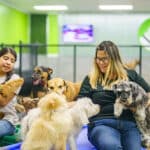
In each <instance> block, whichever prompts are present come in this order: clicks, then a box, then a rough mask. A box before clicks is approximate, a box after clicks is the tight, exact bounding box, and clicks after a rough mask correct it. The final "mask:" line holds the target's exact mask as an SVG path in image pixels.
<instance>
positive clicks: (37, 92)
mask: <svg viewBox="0 0 150 150" xmlns="http://www.w3.org/2000/svg"><path fill="white" fill-rule="evenodd" d="M52 73H53V69H51V68H49V67H43V66H36V67H35V68H34V70H33V74H32V84H33V87H32V97H33V98H37V97H42V96H44V95H45V94H46V93H47V92H48V88H47V86H48V83H47V82H48V80H50V79H51V74H52Z"/></svg>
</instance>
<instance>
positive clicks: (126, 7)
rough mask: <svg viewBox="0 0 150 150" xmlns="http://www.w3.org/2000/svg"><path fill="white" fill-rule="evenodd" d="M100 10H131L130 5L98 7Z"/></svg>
mask: <svg viewBox="0 0 150 150" xmlns="http://www.w3.org/2000/svg"><path fill="white" fill-rule="evenodd" d="M99 9H101V10H132V9H133V6H132V5H99Z"/></svg>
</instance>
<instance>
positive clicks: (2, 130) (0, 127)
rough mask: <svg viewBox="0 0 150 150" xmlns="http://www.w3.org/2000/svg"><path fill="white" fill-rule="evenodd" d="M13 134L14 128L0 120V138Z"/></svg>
mask: <svg viewBox="0 0 150 150" xmlns="http://www.w3.org/2000/svg"><path fill="white" fill-rule="evenodd" d="M14 132H15V127H14V126H13V125H12V124H11V123H10V122H9V121H7V120H0V137H3V136H5V135H11V134H13V133H14Z"/></svg>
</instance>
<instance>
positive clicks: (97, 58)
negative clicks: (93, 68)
mask: <svg viewBox="0 0 150 150" xmlns="http://www.w3.org/2000/svg"><path fill="white" fill-rule="evenodd" d="M108 60H109V57H108V56H107V57H102V58H99V57H96V61H97V62H103V63H107V62H108Z"/></svg>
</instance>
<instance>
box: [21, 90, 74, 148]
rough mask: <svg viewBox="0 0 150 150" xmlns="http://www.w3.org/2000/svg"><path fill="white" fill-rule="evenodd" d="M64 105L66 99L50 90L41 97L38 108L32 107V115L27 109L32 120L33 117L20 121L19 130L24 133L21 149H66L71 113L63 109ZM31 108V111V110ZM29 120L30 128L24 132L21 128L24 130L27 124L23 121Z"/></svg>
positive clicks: (65, 104) (70, 125)
mask: <svg viewBox="0 0 150 150" xmlns="http://www.w3.org/2000/svg"><path fill="white" fill-rule="evenodd" d="M66 106H67V102H66V99H65V98H64V97H62V96H61V95H59V94H57V93H54V92H52V93H50V94H47V95H45V96H44V97H42V98H41V99H40V101H39V103H38V108H35V109H36V110H35V109H33V110H35V114H34V115H33V113H30V111H29V113H30V114H31V115H32V116H34V119H33V120H34V121H33V120H32V118H33V117H29V116H28V117H26V118H24V119H23V122H22V123H21V124H22V127H21V130H22V131H21V132H22V133H25V135H24V142H23V144H22V146H21V149H22V150H37V149H38V150H52V149H54V150H66V140H67V135H68V134H69V132H70V130H71V128H70V127H72V119H71V115H69V114H68V113H67V112H66V111H63V108H66ZM33 110H31V111H32V112H33ZM62 112H63V113H62ZM37 114H39V115H37ZM36 115H37V116H36ZM35 116H36V117H35ZM29 118H30V119H29ZM27 120H28V121H27ZM29 120H32V121H29ZM29 122H30V128H29V130H28V132H27V134H26V131H25V132H24V131H23V130H24V129H25V130H26V127H27V125H25V124H23V123H27V124H28V123H29ZM31 122H32V123H31ZM24 127H25V128H24Z"/></svg>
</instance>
